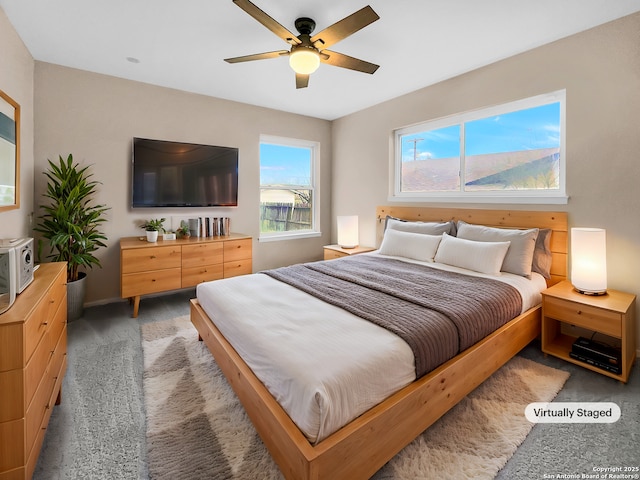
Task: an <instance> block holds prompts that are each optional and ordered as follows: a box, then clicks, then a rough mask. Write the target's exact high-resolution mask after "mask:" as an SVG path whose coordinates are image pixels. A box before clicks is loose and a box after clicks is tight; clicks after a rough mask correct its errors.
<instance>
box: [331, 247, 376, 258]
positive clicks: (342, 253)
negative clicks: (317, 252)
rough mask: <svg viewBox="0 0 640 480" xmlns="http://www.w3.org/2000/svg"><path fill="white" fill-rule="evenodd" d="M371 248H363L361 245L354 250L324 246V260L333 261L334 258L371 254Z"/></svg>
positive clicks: (372, 249)
mask: <svg viewBox="0 0 640 480" xmlns="http://www.w3.org/2000/svg"><path fill="white" fill-rule="evenodd" d="M374 250H375V248H373V247H363V246H362V245H360V246H357V247H356V248H342V247H341V246H340V245H325V246H324V259H325V260H333V259H334V258H340V257H348V256H349V255H357V254H358V253H366V252H373V251H374Z"/></svg>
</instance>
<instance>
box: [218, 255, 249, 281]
mask: <svg viewBox="0 0 640 480" xmlns="http://www.w3.org/2000/svg"><path fill="white" fill-rule="evenodd" d="M251 270H252V264H251V259H249V260H236V261H235V262H224V278H229V277H237V276H238V275H247V274H249V273H251Z"/></svg>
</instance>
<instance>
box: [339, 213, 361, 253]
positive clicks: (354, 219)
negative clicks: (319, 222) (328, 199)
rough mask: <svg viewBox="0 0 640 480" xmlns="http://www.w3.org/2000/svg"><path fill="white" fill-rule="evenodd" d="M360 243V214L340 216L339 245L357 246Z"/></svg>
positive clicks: (344, 246)
mask: <svg viewBox="0 0 640 480" xmlns="http://www.w3.org/2000/svg"><path fill="white" fill-rule="evenodd" d="M358 243H359V239H358V216H357V215H346V216H341V217H338V245H340V246H341V247H342V248H356V247H357V246H358Z"/></svg>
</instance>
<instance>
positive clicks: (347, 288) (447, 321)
mask: <svg viewBox="0 0 640 480" xmlns="http://www.w3.org/2000/svg"><path fill="white" fill-rule="evenodd" d="M262 273H264V274H266V275H269V276H271V277H273V278H275V279H277V280H280V281H282V282H285V283H287V284H289V285H292V286H294V287H296V288H298V289H300V290H303V291H305V292H307V293H309V294H311V295H313V296H315V297H317V298H320V299H321V300H323V301H325V302H327V303H330V304H332V305H336V306H338V307H340V308H343V309H344V310H347V311H348V312H351V313H353V314H354V315H357V316H359V317H362V318H364V319H366V320H369V321H371V322H373V323H375V324H377V325H379V326H381V327H384V328H386V329H387V330H389V331H391V332H393V333H395V334H396V335H398V336H399V337H400V338H402V339H403V340H404V341H405V342H406V343H407V344H408V345H409V346H410V347H411V349H412V350H413V354H414V356H415V363H416V377H421V376H422V375H424V374H426V373H428V372H430V371H431V370H433V369H434V368H436V367H437V366H438V365H441V364H442V363H444V362H446V361H447V360H449V359H450V358H452V357H454V356H455V355H457V354H458V353H459V352H461V351H463V350H465V349H466V348H468V347H470V346H471V345H473V344H474V343H476V342H478V341H479V340H481V339H482V338H484V337H485V336H486V335H488V334H489V333H491V332H493V331H494V330H496V329H497V328H498V327H500V326H502V325H504V324H505V323H506V322H508V321H509V320H511V319H512V318H515V317H516V316H517V315H519V314H520V312H521V310H522V298H521V296H520V294H519V293H518V291H517V290H516V289H515V288H514V287H512V286H510V285H507V284H505V283H502V282H500V281H497V280H493V279H487V278H481V277H472V276H469V275H463V274H460V273H454V272H446V271H442V270H437V269H433V268H428V267H424V266H422V265H416V264H411V263H407V262H402V261H400V260H395V259H390V258H384V257H372V256H368V255H358V256H353V257H348V258H342V259H339V260H328V261H321V262H313V263H305V264H299V265H292V266H290V267H282V268H277V269H274V270H268V271H265V272H262Z"/></svg>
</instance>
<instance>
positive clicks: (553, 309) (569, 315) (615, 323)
mask: <svg viewBox="0 0 640 480" xmlns="http://www.w3.org/2000/svg"><path fill="white" fill-rule="evenodd" d="M543 315H544V316H545V317H551V318H554V319H556V320H561V321H563V322H565V323H569V324H572V325H576V326H578V327H582V328H586V329H588V330H595V331H598V332H602V333H605V334H607V335H611V336H612V337H617V338H620V337H621V336H622V316H621V315H620V314H619V313H617V312H612V311H610V310H603V309H601V308H597V307H592V306H589V305H581V304H577V303H574V302H570V301H567V300H561V299H559V298H554V297H548V296H546V297H545V299H544V303H543Z"/></svg>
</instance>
